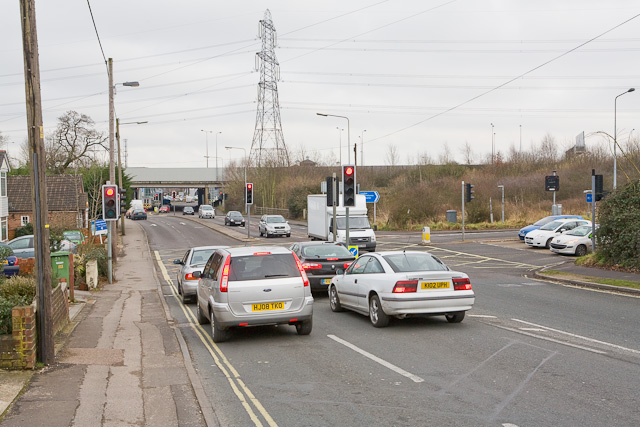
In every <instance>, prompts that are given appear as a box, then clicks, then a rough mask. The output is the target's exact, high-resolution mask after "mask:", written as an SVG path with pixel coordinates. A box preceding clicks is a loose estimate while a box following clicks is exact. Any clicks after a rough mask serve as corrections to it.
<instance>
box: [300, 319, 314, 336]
mask: <svg viewBox="0 0 640 427" xmlns="http://www.w3.org/2000/svg"><path fill="white" fill-rule="evenodd" d="M311 329H313V319H309V320H305V321H303V322H300V323H296V332H297V333H298V335H309V334H310V333H311Z"/></svg>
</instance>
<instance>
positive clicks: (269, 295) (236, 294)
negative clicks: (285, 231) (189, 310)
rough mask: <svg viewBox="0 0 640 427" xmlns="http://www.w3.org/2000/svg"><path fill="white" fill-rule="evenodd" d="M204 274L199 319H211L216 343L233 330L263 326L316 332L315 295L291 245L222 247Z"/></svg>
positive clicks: (306, 333)
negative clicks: (314, 327) (290, 326)
mask: <svg viewBox="0 0 640 427" xmlns="http://www.w3.org/2000/svg"><path fill="white" fill-rule="evenodd" d="M194 275H197V276H198V277H200V281H199V282H198V292H197V309H196V312H197V314H196V316H197V318H198V323H200V324H201V325H202V324H205V323H211V336H212V338H213V341H214V342H222V341H225V340H227V339H229V338H230V336H231V329H233V328H238V327H248V326H259V325H280V324H285V325H295V327H296V331H297V333H298V335H308V334H310V333H311V328H312V316H313V297H312V296H311V288H310V286H309V280H308V279H307V275H306V273H305V272H304V268H302V264H301V263H300V260H299V259H298V257H297V256H296V255H295V254H294V253H293V252H291V251H290V250H289V249H285V248H281V247H276V246H253V247H241V248H228V249H218V250H216V251H215V252H214V254H213V255H212V256H211V258H210V259H209V261H208V262H207V264H206V266H205V267H204V270H203V272H202V273H199V272H194Z"/></svg>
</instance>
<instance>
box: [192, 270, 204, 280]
mask: <svg viewBox="0 0 640 427" xmlns="http://www.w3.org/2000/svg"><path fill="white" fill-rule="evenodd" d="M191 275H192V276H193V277H194V278H196V279H199V278H200V277H202V273H200V272H199V271H198V270H196V271H194V272H193V273H191Z"/></svg>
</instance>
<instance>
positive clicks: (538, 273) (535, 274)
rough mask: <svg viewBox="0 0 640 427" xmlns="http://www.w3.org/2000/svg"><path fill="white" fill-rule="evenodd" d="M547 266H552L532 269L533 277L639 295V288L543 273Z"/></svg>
mask: <svg viewBox="0 0 640 427" xmlns="http://www.w3.org/2000/svg"><path fill="white" fill-rule="evenodd" d="M549 268H552V267H543V268H540V269H538V270H535V271H533V277H535V278H537V279H542V280H547V281H551V282H555V283H560V284H563V285H572V286H579V287H582V288H588V289H596V290H600V291H609V292H619V293H623V294H629V295H636V296H640V289H634V288H627V287H624V286H614V285H605V284H602V283H594V282H589V281H584V280H577V279H568V278H560V277H557V276H551V275H546V274H544V271H545V270H548V269H549Z"/></svg>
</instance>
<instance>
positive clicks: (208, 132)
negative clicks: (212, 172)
mask: <svg viewBox="0 0 640 427" xmlns="http://www.w3.org/2000/svg"><path fill="white" fill-rule="evenodd" d="M200 132H204V138H205V142H206V144H207V151H206V155H205V156H204V157H205V158H206V159H207V169H208V168H209V134H210V133H213V131H212V130H204V129H200Z"/></svg>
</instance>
